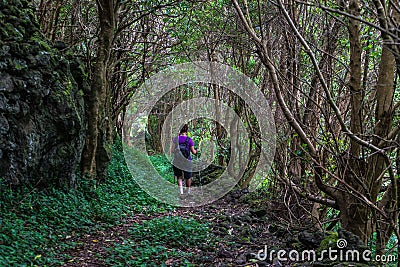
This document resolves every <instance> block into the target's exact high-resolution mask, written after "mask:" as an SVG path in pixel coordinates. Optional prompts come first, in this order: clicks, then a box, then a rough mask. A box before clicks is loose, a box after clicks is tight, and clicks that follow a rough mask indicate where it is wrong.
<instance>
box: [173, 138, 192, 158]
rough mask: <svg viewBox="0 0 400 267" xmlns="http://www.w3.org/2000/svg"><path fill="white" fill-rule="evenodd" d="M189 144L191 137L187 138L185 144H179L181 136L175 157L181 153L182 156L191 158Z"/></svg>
mask: <svg viewBox="0 0 400 267" xmlns="http://www.w3.org/2000/svg"><path fill="white" fill-rule="evenodd" d="M188 144H189V137H188V136H186V140H185V142H183V143H181V142H179V136H178V138H177V144H176V149H175V155H177V154H180V153H179V152H181V153H182V155H183V156H184V157H185V158H186V159H187V158H189V154H190V152H189V149H188V148H187V146H188Z"/></svg>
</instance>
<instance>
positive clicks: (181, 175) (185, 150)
mask: <svg viewBox="0 0 400 267" xmlns="http://www.w3.org/2000/svg"><path fill="white" fill-rule="evenodd" d="M188 130H189V126H188V125H187V124H185V125H183V127H182V129H181V130H180V131H179V135H178V136H177V137H175V138H174V139H173V140H172V142H173V146H172V147H173V148H175V151H174V160H173V162H172V168H173V171H174V175H175V176H176V177H177V178H178V186H179V192H180V193H181V195H183V179H185V180H186V187H187V188H188V191H187V193H188V194H190V186H191V184H192V176H193V173H192V169H193V163H192V157H191V155H190V152H191V153H192V154H194V155H196V154H197V152H198V150H196V149H194V142H193V140H192V138H190V137H188V136H187V134H188ZM179 152H180V153H182V154H180V153H179ZM182 155H183V157H184V158H185V159H183V160H184V164H176V163H177V162H178V160H179V158H182ZM186 159H187V160H186ZM181 162H182V161H181ZM174 163H175V164H176V165H177V166H175V164H174ZM186 163H187V164H186ZM185 164H186V165H187V167H186V168H184V169H185V170H182V169H180V168H179V167H180V166H182V165H185Z"/></svg>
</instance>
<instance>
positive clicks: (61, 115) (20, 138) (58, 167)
mask: <svg viewBox="0 0 400 267" xmlns="http://www.w3.org/2000/svg"><path fill="white" fill-rule="evenodd" d="M0 23H2V25H1V27H0V29H1V30H0V178H1V179H2V180H3V182H5V183H8V184H20V183H26V182H29V183H33V184H38V183H41V184H45V185H47V184H58V185H62V186H70V185H71V184H72V183H74V177H75V174H76V172H77V171H78V170H79V164H80V158H81V153H82V149H83V145H84V137H85V118H84V103H83V93H82V90H84V89H85V86H86V85H85V78H84V74H83V72H82V68H79V67H77V66H79V62H78V61H76V60H75V59H73V58H68V59H67V58H66V56H64V55H63V54H62V53H61V52H60V51H58V50H57V49H55V48H52V45H51V43H50V42H48V41H47V40H45V39H44V38H43V36H42V35H41V33H40V32H39V31H38V26H37V23H36V22H35V20H34V16H33V10H32V8H31V7H30V6H29V2H28V1H25V0H0ZM71 66H73V68H74V69H71Z"/></svg>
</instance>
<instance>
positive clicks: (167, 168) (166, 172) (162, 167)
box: [150, 154, 175, 183]
mask: <svg viewBox="0 0 400 267" xmlns="http://www.w3.org/2000/svg"><path fill="white" fill-rule="evenodd" d="M150 161H151V163H152V164H153V166H154V168H155V169H156V170H157V172H158V174H159V175H160V176H161V177H163V178H164V179H166V180H167V181H169V182H171V183H174V182H175V181H174V174H173V171H172V165H171V163H170V162H169V160H168V159H167V157H166V156H165V155H159V154H155V155H152V156H150Z"/></svg>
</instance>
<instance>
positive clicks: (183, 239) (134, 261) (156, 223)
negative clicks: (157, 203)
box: [107, 216, 216, 266]
mask: <svg viewBox="0 0 400 267" xmlns="http://www.w3.org/2000/svg"><path fill="white" fill-rule="evenodd" d="M129 233H130V238H128V239H126V240H124V242H123V243H122V244H115V246H114V247H112V248H109V249H108V251H109V254H110V256H109V257H108V259H107V263H108V264H110V265H112V266H165V265H166V263H168V262H171V263H173V262H174V263H175V264H176V265H175V266H194V265H193V264H192V263H191V262H190V258H191V256H192V253H191V251H190V248H191V247H195V246H197V247H200V246H201V244H203V245H207V246H208V247H212V246H213V244H215V242H216V238H215V237H214V236H212V235H211V234H209V231H208V225H206V224H202V223H199V222H197V221H195V220H193V219H186V218H182V217H172V216H166V217H160V218H155V219H152V220H149V221H145V222H143V223H141V224H136V225H133V226H132V227H131V228H130V229H129Z"/></svg>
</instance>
